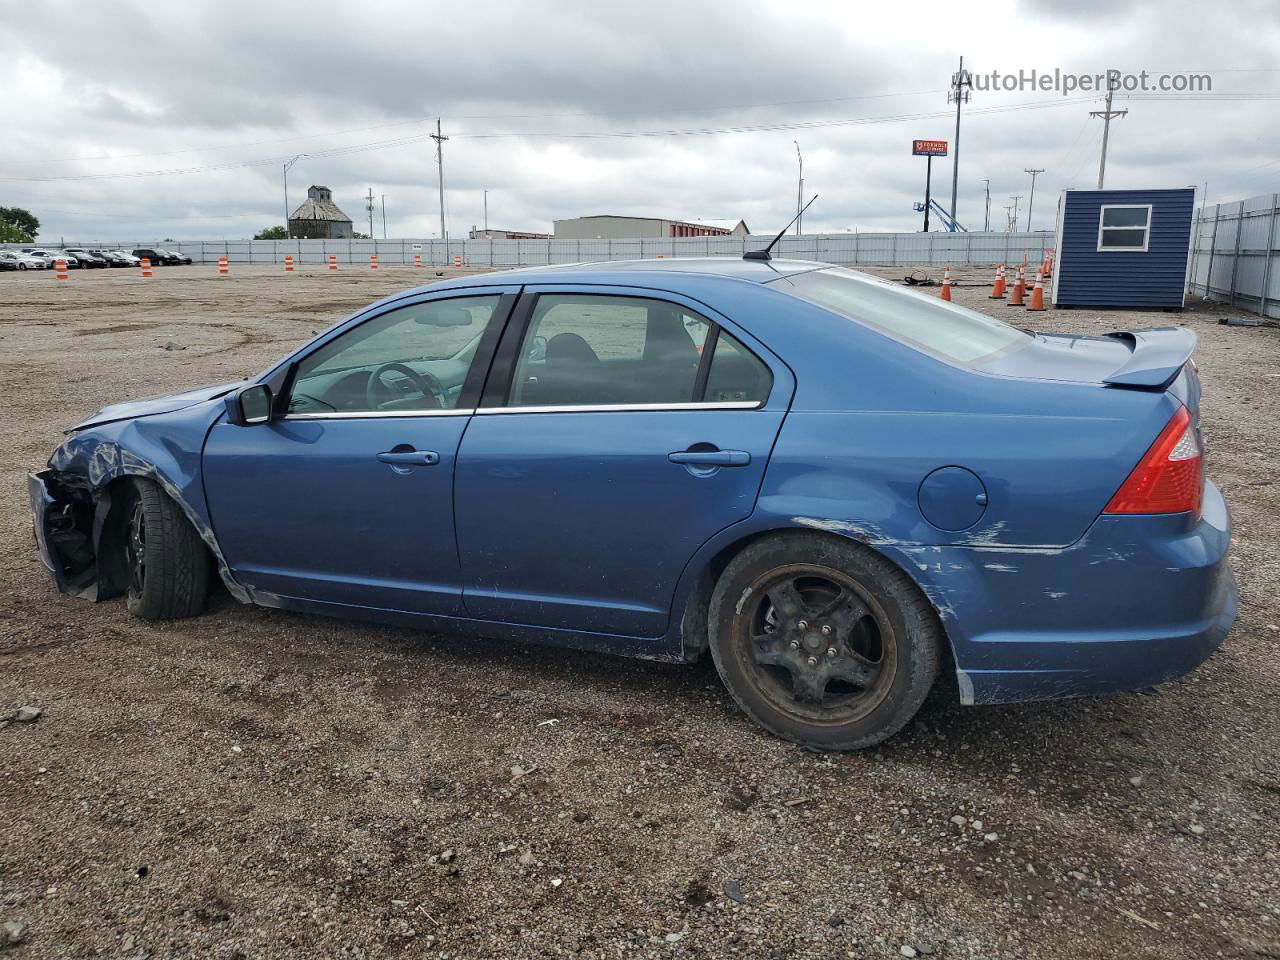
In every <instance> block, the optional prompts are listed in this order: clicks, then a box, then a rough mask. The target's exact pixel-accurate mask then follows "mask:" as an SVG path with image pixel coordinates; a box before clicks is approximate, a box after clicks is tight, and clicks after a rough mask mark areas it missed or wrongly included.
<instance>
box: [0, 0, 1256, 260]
mask: <svg viewBox="0 0 1280 960" xmlns="http://www.w3.org/2000/svg"><path fill="white" fill-rule="evenodd" d="M1277 49H1280V5H1277V4H1276V3H1275V2H1274V0H1244V2H1235V3H1231V4H1207V3H1203V2H1194V3H1191V2H1187V3H1181V2H1162V3H1142V2H1136V3H1124V4H1119V3H1114V2H1108V0H1075V2H1070V3H1056V2H1050V0H1040V2H1022V3H1015V2H994V3H989V4H970V5H967V6H964V5H957V4H955V3H954V2H952V3H945V4H943V3H939V4H936V5H935V4H930V3H922V2H913V3H909V4H875V5H862V4H854V3H851V2H835V3H819V2H804V0H788V2H786V3H779V2H776V0H775V2H768V3H764V2H759V3H758V2H754V0H735V2H732V3H730V2H700V0H682V2H675V3H668V2H666V0H646V2H644V3H628V4H621V3H617V4H614V3H602V2H599V0H596V2H589V0H556V2H554V3H552V2H542V3H536V4H535V3H514V2H512V3H506V2H503V0H488V2H486V3H483V4H469V3H462V2H457V0H453V2H449V3H441V2H434V0H432V2H426V0H417V2H413V3H403V4H402V3H391V2H383V3H367V4H356V3H352V2H347V3H327V2H315V0H313V2H309V3H305V4H303V3H294V4H288V5H285V4H273V3H264V2H261V0H259V2H256V3H247V2H239V0H219V2H216V3H215V2H204V0H199V2H195V0H193V2H170V3H163V4H156V3H146V4H142V3H133V2H129V0H114V2H112V3H94V4H82V3H73V4H68V3H65V2H63V3H58V2H54V3H48V2H36V3H32V2H28V0H0V64H4V66H5V69H4V71H3V77H4V82H3V85H0V117H2V118H3V123H0V130H2V131H3V135H2V136H0V205H4V206H9V205H17V206H22V207H27V208H29V209H30V210H32V211H33V212H34V213H35V214H36V215H37V216H38V217H39V218H40V219H41V221H42V223H43V225H44V226H43V229H42V234H41V236H42V238H44V239H46V240H51V241H56V240H57V238H58V237H59V236H64V237H66V238H68V239H71V238H78V239H99V240H108V239H116V238H118V239H135V238H136V239H150V238H164V237H172V238H176V239H196V238H211V239H220V238H237V237H245V236H251V235H252V234H253V232H255V231H256V230H259V229H261V228H262V227H265V226H269V225H272V224H279V223H281V222H282V220H283V206H284V197H283V189H282V182H281V165H282V163H283V162H284V161H285V160H287V159H289V158H290V157H292V156H294V155H297V154H305V156H303V157H302V158H301V159H299V160H298V161H297V163H296V165H295V166H294V167H293V169H292V171H291V172H290V174H289V197H290V202H291V205H296V204H297V203H298V202H300V201H301V199H302V197H303V195H304V191H305V189H306V187H307V185H308V184H311V183H319V184H326V185H328V186H329V187H331V188H332V189H333V192H334V198H335V200H336V201H337V202H338V204H339V205H340V206H341V207H342V208H343V209H344V210H345V211H346V212H347V213H348V214H349V215H350V216H351V217H352V219H353V220H355V221H356V229H357V230H360V229H362V226H361V221H362V220H363V221H364V226H363V229H365V230H367V229H368V221H367V216H366V214H365V211H364V202H363V200H362V199H361V198H362V197H363V196H364V195H365V194H366V193H367V192H368V191H369V190H370V189H372V191H373V194H374V196H375V197H377V198H379V200H378V213H377V216H376V217H375V225H374V231H375V234H376V235H378V236H381V234H382V220H381V202H380V201H381V197H383V196H385V197H386V207H387V232H388V235H390V236H414V237H429V236H432V235H435V234H438V231H439V213H438V207H437V199H436V189H437V183H436V167H435V156H434V144H433V142H432V141H431V140H430V139H427V134H428V133H429V132H433V131H434V125H435V119H436V118H437V117H441V118H443V126H444V132H445V133H446V134H447V135H449V136H450V138H451V139H450V140H449V141H448V142H447V143H446V144H445V145H444V150H445V154H444V159H445V171H444V173H445V207H446V214H447V218H448V230H449V232H450V234H451V235H455V236H456V235H460V234H462V233H464V232H465V231H466V230H467V229H468V228H469V227H470V226H471V225H472V224H479V223H480V222H481V220H482V216H483V213H482V210H483V191H485V190H488V191H489V193H488V198H489V223H490V225H491V226H493V227H502V228H511V229H526V230H541V231H548V230H550V227H551V221H552V220H553V219H556V218H562V217H571V216H578V215H585V214H594V213H626V214H632V215H639V216H664V217H672V218H682V219H689V220H703V221H707V222H710V223H723V224H726V225H731V224H732V223H733V222H734V221H736V220H737V219H738V218H744V219H745V220H746V221H747V223H748V224H749V226H750V227H751V229H752V231H753V232H764V231H766V230H768V229H769V228H774V229H777V228H778V227H780V226H781V225H782V224H783V223H784V222H785V221H786V220H787V219H788V218H789V217H790V215H791V214H792V213H793V212H794V208H795V196H796V178H797V160H796V142H797V141H798V143H799V147H800V149H801V151H802V153H803V157H804V177H805V189H806V193H807V194H808V193H818V194H820V199H819V200H818V202H817V204H815V205H814V207H813V209H812V210H811V211H810V213H809V214H807V215H806V217H805V229H806V232H810V231H813V230H822V231H832V232H836V231H839V232H843V231H846V230H857V231H870V230H911V229H918V228H919V219H920V218H919V215H918V214H915V213H913V212H912V209H911V205H912V203H913V202H914V201H916V200H919V199H921V198H922V194H923V184H924V172H925V171H924V167H925V161H924V160H923V159H922V158H913V157H912V156H911V155H910V146H911V140H912V139H913V138H931V139H945V140H953V139H954V123H955V118H954V113H953V112H952V110H951V108H949V107H948V105H947V102H946V92H947V87H948V84H949V82H950V79H951V75H952V73H953V72H954V71H955V70H956V66H957V60H958V58H959V57H960V56H961V55H964V57H965V66H966V67H967V68H970V69H972V70H973V71H974V72H975V74H977V75H980V76H978V77H976V78H975V81H976V82H978V81H980V80H981V77H982V76H986V75H989V74H990V73H991V71H999V72H1000V73H1001V74H1017V73H1018V72H1019V71H1022V72H1024V73H1029V72H1030V71H1032V70H1036V71H1039V72H1040V73H1041V74H1044V73H1046V72H1047V73H1050V74H1051V73H1052V72H1053V71H1054V70H1055V69H1057V70H1061V71H1063V72H1069V73H1074V74H1097V73H1101V72H1102V71H1104V70H1105V69H1107V68H1114V69H1117V70H1121V71H1125V72H1126V73H1132V74H1137V73H1139V72H1140V71H1143V70H1145V71H1148V72H1149V73H1150V75H1151V82H1156V80H1157V78H1158V77H1160V76H1161V75H1164V74H1170V75H1172V74H1179V75H1184V74H1192V73H1196V74H1208V75H1209V76H1210V78H1211V81H1210V82H1211V86H1212V89H1211V92H1197V93H1177V94H1174V95H1170V94H1167V93H1166V94H1159V93H1155V92H1154V91H1153V92H1148V93H1146V94H1137V93H1135V94H1134V95H1132V96H1117V98H1116V102H1115V109H1127V110H1128V111H1129V113H1128V115H1127V116H1126V117H1124V118H1123V119H1120V120H1117V121H1115V122H1113V123H1112V126H1111V140H1110V149H1109V153H1108V160H1107V185H1108V186H1111V187H1123V186H1181V185H1187V184H1195V185H1197V186H1199V187H1201V188H1202V189H1203V187H1204V184H1205V182H1206V181H1207V183H1208V200H1209V202H1211V203H1212V202H1217V201H1225V200H1231V199H1239V198H1241V197H1247V196H1253V195H1255V194H1260V193H1270V192H1272V191H1276V190H1280V153H1278V152H1277V147H1278V146H1280V141H1278V137H1277V129H1276V128H1277V124H1276V123H1275V119H1276V116H1277V112H1278V110H1280V60H1277V58H1276V56H1275V51H1276V50H1277ZM1101 108H1102V104H1101V102H1100V95H1099V94H1097V93H1096V92H1094V91H1087V92H1080V91H1075V92H1072V93H1070V94H1066V95H1064V93H1063V92H1062V91H1060V90H1047V91H1046V90H1039V89H1015V90H1004V89H998V90H990V89H986V90H984V89H978V90H975V91H974V93H973V96H972V99H971V101H970V102H969V103H968V104H967V105H966V106H965V108H964V109H965V118H964V120H963V121H962V127H961V135H962V141H961V148H962V149H961V156H960V177H959V219H960V220H961V222H962V223H964V224H966V225H967V226H970V227H975V226H976V227H978V228H981V226H982V223H983V217H984V212H985V211H984V207H985V196H984V183H983V180H984V178H989V179H990V181H991V184H990V185H991V221H992V224H993V227H995V228H1003V226H1004V224H1005V222H1006V212H1005V209H1004V208H1005V205H1006V204H1012V203H1013V201H1012V200H1011V199H1010V197H1012V196H1014V195H1021V196H1022V199H1021V200H1020V201H1019V208H1020V210H1021V212H1022V214H1023V216H1022V218H1021V220H1020V226H1021V227H1023V228H1025V225H1026V224H1025V212H1026V204H1027V200H1028V194H1029V193H1030V177H1029V176H1027V175H1026V174H1024V173H1023V170H1024V168H1027V167H1036V168H1043V169H1044V170H1045V173H1043V174H1042V175H1041V176H1040V177H1039V180H1038V182H1037V185H1036V200H1035V207H1034V222H1033V224H1032V226H1034V227H1037V228H1048V227H1050V226H1051V224H1052V214H1053V208H1054V200H1055V196H1056V193H1057V191H1059V190H1060V189H1062V188H1063V187H1067V186H1078V187H1090V186H1093V185H1094V184H1095V183H1096V178H1097V167H1098V154H1099V148H1100V142H1101V136H1102V122H1101V121H1100V120H1097V119H1090V118H1089V116H1088V114H1089V111H1090V110H1099V109H1101ZM951 174H952V170H951V159H950V158H948V159H947V160H940V161H935V163H934V192H935V196H937V197H939V198H940V199H941V200H942V202H943V204H944V206H947V205H949V198H950V190H951Z"/></svg>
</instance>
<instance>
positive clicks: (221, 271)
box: [218, 257, 231, 277]
mask: <svg viewBox="0 0 1280 960" xmlns="http://www.w3.org/2000/svg"><path fill="white" fill-rule="evenodd" d="M230 272H231V265H230V264H229V263H228V262H227V258H226V257H219V258H218V276H220V277H225V276H226V275H227V274H229V273H230Z"/></svg>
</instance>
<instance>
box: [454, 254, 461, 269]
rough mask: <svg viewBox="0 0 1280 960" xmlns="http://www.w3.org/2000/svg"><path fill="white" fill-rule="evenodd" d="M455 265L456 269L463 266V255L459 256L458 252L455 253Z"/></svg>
mask: <svg viewBox="0 0 1280 960" xmlns="http://www.w3.org/2000/svg"><path fill="white" fill-rule="evenodd" d="M453 266H454V269H455V270H456V269H458V268H460V267H461V266H462V257H460V256H458V255H457V254H456V253H455V254H454V255H453Z"/></svg>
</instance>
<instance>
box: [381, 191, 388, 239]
mask: <svg viewBox="0 0 1280 960" xmlns="http://www.w3.org/2000/svg"><path fill="white" fill-rule="evenodd" d="M382 239H383V240H385V239H387V195H386V194H385V193H384V194H383V195H382Z"/></svg>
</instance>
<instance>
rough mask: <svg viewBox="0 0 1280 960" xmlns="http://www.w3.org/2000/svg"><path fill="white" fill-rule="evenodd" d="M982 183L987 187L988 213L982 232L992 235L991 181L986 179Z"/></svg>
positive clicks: (983, 222) (984, 219)
mask: <svg viewBox="0 0 1280 960" xmlns="http://www.w3.org/2000/svg"><path fill="white" fill-rule="evenodd" d="M982 182H983V183H985V184H986V185H987V213H986V216H985V217H984V218H983V221H982V232H983V233H990V232H991V180H990V179H989V178H986V177H984V178H983V180H982Z"/></svg>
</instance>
